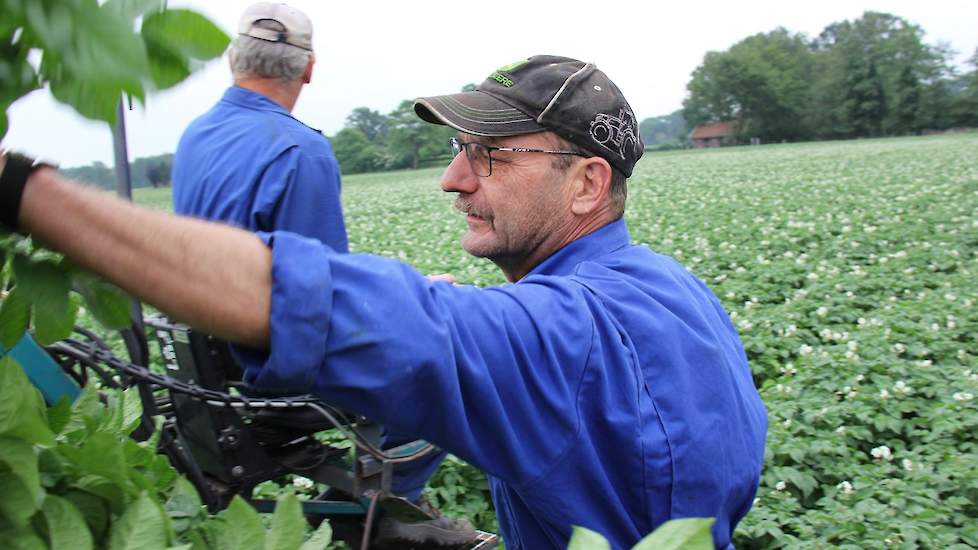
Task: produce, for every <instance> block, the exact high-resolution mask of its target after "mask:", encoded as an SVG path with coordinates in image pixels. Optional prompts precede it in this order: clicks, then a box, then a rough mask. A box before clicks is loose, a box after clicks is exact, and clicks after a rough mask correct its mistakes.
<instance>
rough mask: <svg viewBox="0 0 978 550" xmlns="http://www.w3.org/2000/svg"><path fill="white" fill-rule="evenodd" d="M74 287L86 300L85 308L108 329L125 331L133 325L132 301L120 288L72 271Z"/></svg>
mask: <svg viewBox="0 0 978 550" xmlns="http://www.w3.org/2000/svg"><path fill="white" fill-rule="evenodd" d="M71 281H72V287H73V288H74V289H75V290H76V291H77V292H78V293H79V294H81V296H82V298H84V299H85V307H86V308H88V310H89V311H90V312H91V313H92V315H94V316H95V318H96V319H98V321H99V322H100V323H102V324H103V325H105V326H106V327H107V328H110V329H123V328H127V327H128V326H129V325H130V323H131V318H130V315H131V312H132V301H131V300H130V299H129V295H128V294H126V293H125V292H123V291H122V289H120V288H119V287H117V286H115V285H113V284H111V283H108V282H106V281H103V280H102V279H100V278H98V277H96V276H95V275H92V274H91V273H88V272H87V271H81V270H78V269H74V270H72V277H71Z"/></svg>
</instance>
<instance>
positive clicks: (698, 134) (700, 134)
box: [689, 120, 737, 139]
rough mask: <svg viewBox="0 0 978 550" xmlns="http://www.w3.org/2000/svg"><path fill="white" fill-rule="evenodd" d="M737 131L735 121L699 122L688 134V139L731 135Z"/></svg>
mask: <svg viewBox="0 0 978 550" xmlns="http://www.w3.org/2000/svg"><path fill="white" fill-rule="evenodd" d="M736 133H737V122H736V121H734V120H727V121H724V122H714V123H713V124H700V125H699V126H697V127H696V128H693V131H692V132H691V133H690V134H689V139H710V138H723V137H728V136H732V135H734V134H736Z"/></svg>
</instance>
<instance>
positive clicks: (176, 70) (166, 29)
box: [141, 9, 230, 90]
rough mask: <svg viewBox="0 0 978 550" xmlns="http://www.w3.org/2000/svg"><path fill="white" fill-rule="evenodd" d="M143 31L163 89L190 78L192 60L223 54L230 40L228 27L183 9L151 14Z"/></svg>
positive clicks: (153, 70) (157, 82)
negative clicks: (226, 31)
mask: <svg viewBox="0 0 978 550" xmlns="http://www.w3.org/2000/svg"><path fill="white" fill-rule="evenodd" d="M141 32H142V37H143V42H144V43H145V45H146V53H147V56H148V58H149V72H150V76H151V77H152V79H153V84H154V85H155V86H156V87H157V88H158V89H160V90H163V89H166V88H169V87H171V86H174V85H175V84H178V83H180V82H182V81H183V80H184V79H186V78H187V77H188V76H189V75H190V73H191V72H192V71H193V68H192V63H191V61H192V60H200V61H203V60H208V59H212V58H215V57H219V56H220V55H221V54H222V53H224V50H225V49H227V45H228V43H229V42H230V38H229V37H228V36H227V35H226V34H224V31H222V30H221V29H219V28H218V27H217V26H216V25H214V24H213V23H212V22H210V21H209V20H208V19H206V18H205V17H203V16H202V15H199V14H197V13H194V12H192V11H188V10H182V9H175V10H167V11H165V12H160V13H155V14H153V15H150V16H148V17H147V18H146V19H145V20H144V21H143V27H142V31H141Z"/></svg>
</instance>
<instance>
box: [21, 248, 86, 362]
mask: <svg viewBox="0 0 978 550" xmlns="http://www.w3.org/2000/svg"><path fill="white" fill-rule="evenodd" d="M13 267H14V277H15V278H16V280H17V287H18V288H20V289H21V292H23V293H24V295H25V297H26V298H27V299H29V300H30V301H31V303H32V304H33V306H34V320H35V328H36V334H35V336H36V337H37V340H38V342H40V343H41V344H51V343H54V342H56V341H58V340H60V339H62V338H65V337H67V336H68V335H69V334H70V333H71V327H72V326H74V322H75V319H74V315H72V311H71V310H72V306H71V300H70V299H69V298H68V291H69V290H70V281H69V278H68V272H67V270H66V269H65V268H63V267H61V266H59V265H57V264H55V263H53V262H51V261H48V260H43V259H42V260H34V259H32V258H28V257H26V256H21V255H17V256H14V260H13ZM66 326H67V328H68V331H67V333H64V335H62V336H60V337H56V336H58V335H59V334H61V333H63V332H64V328H65V327H66ZM51 337H55V338H53V339H49V338H51Z"/></svg>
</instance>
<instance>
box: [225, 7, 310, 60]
mask: <svg viewBox="0 0 978 550" xmlns="http://www.w3.org/2000/svg"><path fill="white" fill-rule="evenodd" d="M263 20H271V21H275V22H277V23H279V24H280V25H282V26H283V27H285V30H284V31H282V32H278V31H273V30H270V29H263V28H261V27H256V26H255V23H257V22H258V21H263ZM238 34H240V35H243V36H250V37H252V38H257V39H259V40H266V41H268V42H283V43H285V44H291V45H293V46H295V47H297V48H302V49H303V50H309V51H312V22H311V21H309V18H308V17H307V16H306V14H304V13H302V12H301V11H299V10H297V9H295V8H293V7H292V6H289V5H286V4H281V3H276V2H259V3H257V4H252V5H251V6H249V7H248V9H246V10H245V11H244V13H243V14H241V20H240V21H238Z"/></svg>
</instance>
